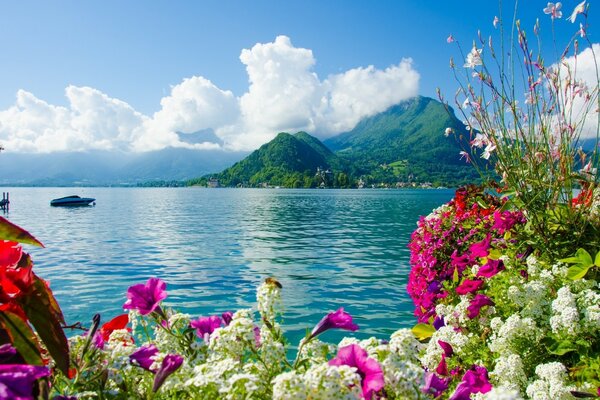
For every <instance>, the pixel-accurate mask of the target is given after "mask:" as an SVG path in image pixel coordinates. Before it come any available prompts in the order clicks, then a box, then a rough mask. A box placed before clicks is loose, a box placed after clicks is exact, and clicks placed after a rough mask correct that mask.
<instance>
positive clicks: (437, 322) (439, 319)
mask: <svg viewBox="0 0 600 400" xmlns="http://www.w3.org/2000/svg"><path fill="white" fill-rule="evenodd" d="M442 326H446V323H445V322H444V317H440V316H439V315H438V316H437V317H435V319H434V320H433V327H434V328H435V330H436V331H437V330H439V329H440V328H441V327H442Z"/></svg>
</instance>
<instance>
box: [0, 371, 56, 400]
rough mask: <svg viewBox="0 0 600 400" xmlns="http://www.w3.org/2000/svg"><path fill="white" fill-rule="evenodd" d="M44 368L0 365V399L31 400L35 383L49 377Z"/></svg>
mask: <svg viewBox="0 0 600 400" xmlns="http://www.w3.org/2000/svg"><path fill="white" fill-rule="evenodd" d="M49 375H50V370H49V369H48V368H46V367H40V366H37V365H26V364H2V365H0V399H14V400H29V399H33V389H34V384H35V381H36V380H38V379H40V378H43V377H46V376H49Z"/></svg>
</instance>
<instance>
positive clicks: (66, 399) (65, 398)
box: [52, 394, 77, 400]
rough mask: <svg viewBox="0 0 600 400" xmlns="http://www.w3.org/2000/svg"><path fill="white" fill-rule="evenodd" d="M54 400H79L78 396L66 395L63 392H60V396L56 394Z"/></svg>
mask: <svg viewBox="0 0 600 400" xmlns="http://www.w3.org/2000/svg"><path fill="white" fill-rule="evenodd" d="M52 400H77V397H76V396H66V395H63V394H59V395H58V396H54V397H53V398H52Z"/></svg>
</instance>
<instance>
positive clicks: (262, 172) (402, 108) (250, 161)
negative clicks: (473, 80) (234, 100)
mask: <svg viewBox="0 0 600 400" xmlns="http://www.w3.org/2000/svg"><path fill="white" fill-rule="evenodd" d="M448 127H450V128H452V129H453V130H454V132H455V133H454V134H453V135H452V136H451V137H446V136H444V131H445V130H446V128H448ZM468 138H469V133H468V132H467V131H466V129H465V127H464V125H463V123H462V122H461V121H459V120H458V119H457V118H456V117H455V116H454V115H450V114H449V113H448V112H447V111H446V109H445V107H444V105H443V104H441V103H440V102H438V101H436V100H433V99H431V98H427V97H420V96H419V97H415V98H413V99H410V100H407V101H404V102H402V103H400V104H398V105H395V106H392V107H390V108H389V109H388V110H386V111H384V112H382V113H379V114H377V115H374V116H372V117H369V118H365V119H363V120H362V121H361V122H359V123H358V124H357V125H356V127H355V128H354V129H352V130H351V131H349V132H345V133H342V134H340V135H338V136H335V137H333V138H330V139H328V140H326V141H325V142H324V143H322V142H320V141H319V140H318V139H316V138H315V137H313V136H311V135H309V134H307V133H306V132H298V133H296V134H295V135H291V134H289V133H284V132H282V133H279V134H278V135H277V137H276V138H275V139H273V140H272V141H270V142H269V143H267V144H264V145H263V146H261V147H260V148H259V149H258V150H256V151H254V152H253V153H251V154H250V155H249V156H248V157H246V158H245V159H243V160H242V161H239V162H237V163H236V164H234V165H233V166H231V167H230V168H227V169H225V170H224V171H222V172H221V173H219V174H214V175H211V176H205V177H203V178H200V179H195V180H192V181H190V182H189V183H190V184H201V185H205V184H207V182H208V180H209V179H210V178H212V179H217V180H218V181H219V184H220V185H221V186H251V187H257V186H282V187H322V186H325V187H356V186H357V185H358V182H359V180H362V181H363V182H364V183H365V184H367V185H380V184H383V185H386V186H395V185H401V186H412V185H413V184H424V183H426V182H429V183H431V184H433V185H434V186H439V185H445V186H457V185H461V184H465V183H472V182H475V181H477V180H478V179H479V175H478V173H477V172H476V170H475V169H474V168H473V166H471V165H469V164H466V163H465V161H464V160H460V157H459V152H460V151H461V150H463V149H464V148H466V147H468Z"/></svg>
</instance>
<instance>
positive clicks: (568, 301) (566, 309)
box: [550, 286, 579, 336]
mask: <svg viewBox="0 0 600 400" xmlns="http://www.w3.org/2000/svg"><path fill="white" fill-rule="evenodd" d="M552 312H553V315H552V317H551V318H550V326H551V327H552V332H553V333H556V334H564V335H567V336H575V335H576V334H577V333H578V331H579V312H578V311H577V304H576V303H575V296H573V293H571V290H570V289H569V287H568V286H563V287H561V288H560V289H559V290H558V293H557V295H556V299H555V300H554V301H553V302H552Z"/></svg>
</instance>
